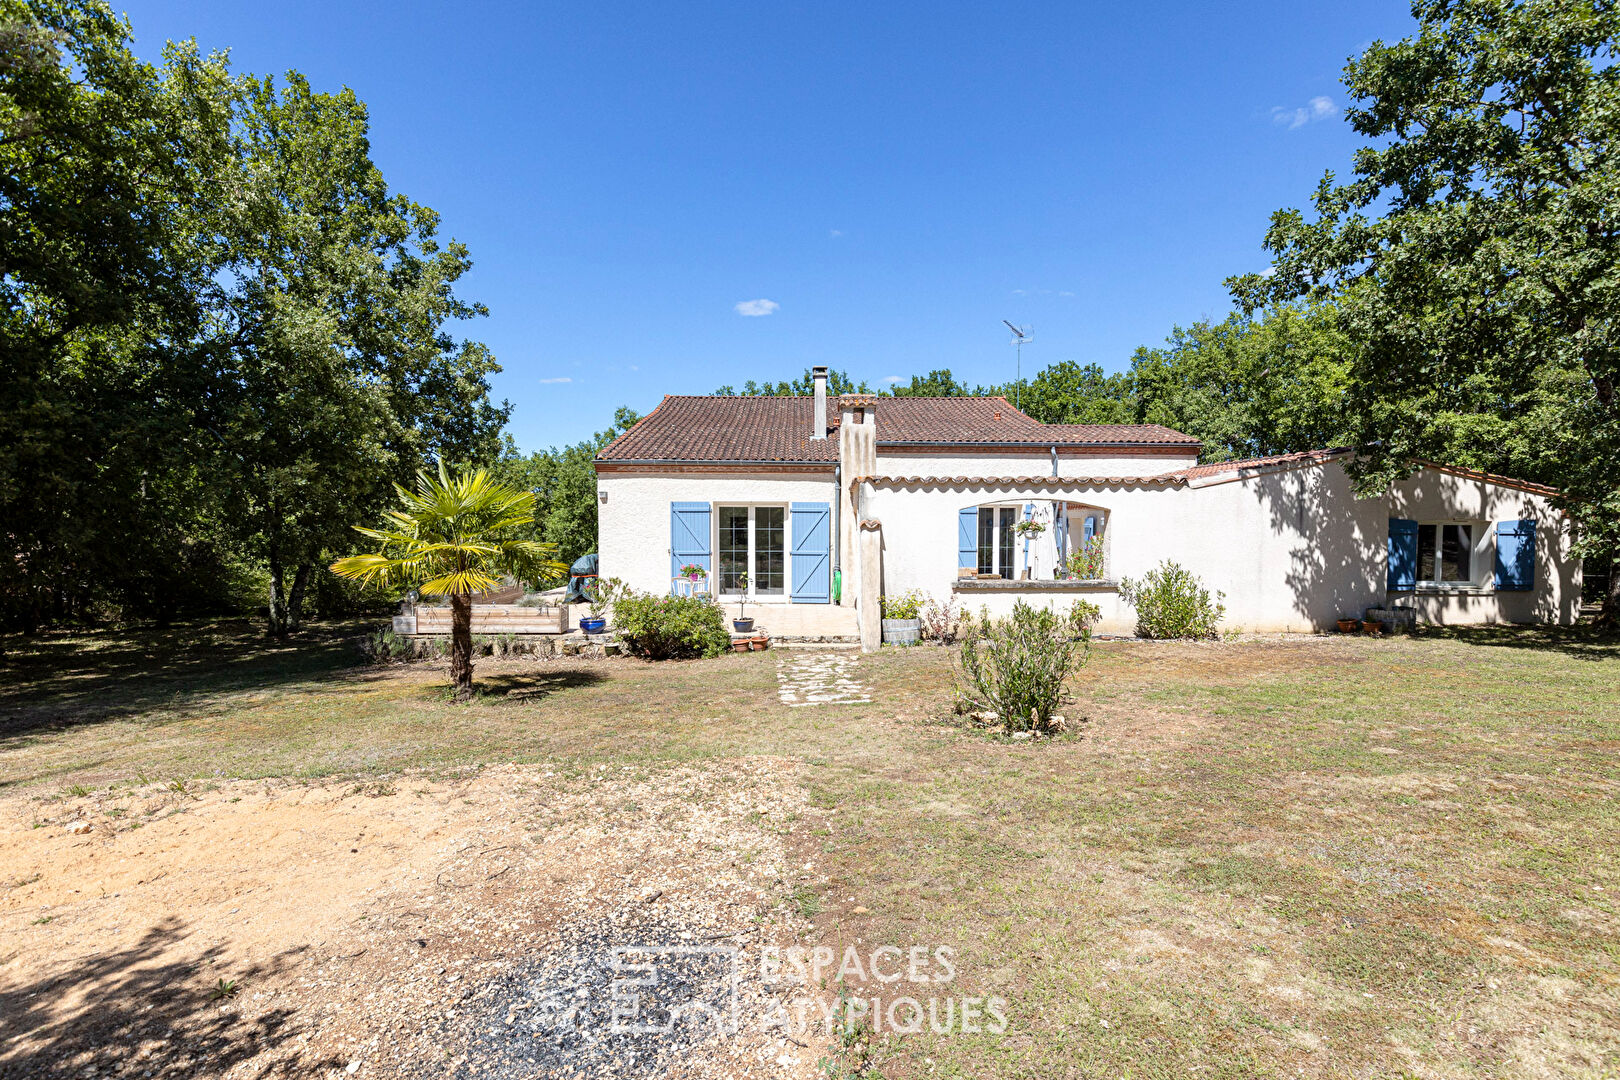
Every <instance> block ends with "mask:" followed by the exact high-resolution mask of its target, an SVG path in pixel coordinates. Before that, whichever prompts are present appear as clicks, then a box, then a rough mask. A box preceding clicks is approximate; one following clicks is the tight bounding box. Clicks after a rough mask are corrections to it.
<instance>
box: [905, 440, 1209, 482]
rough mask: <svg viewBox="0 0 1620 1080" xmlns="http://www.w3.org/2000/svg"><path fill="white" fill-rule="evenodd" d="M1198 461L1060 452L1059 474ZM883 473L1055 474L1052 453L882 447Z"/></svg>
mask: <svg viewBox="0 0 1620 1080" xmlns="http://www.w3.org/2000/svg"><path fill="white" fill-rule="evenodd" d="M1196 464H1198V455H1196V454H1174V455H1171V454H1124V453H1121V454H1115V455H1112V456H1103V455H1100V454H1076V453H1073V452H1072V451H1071V452H1068V453H1065V451H1063V450H1061V449H1060V450H1059V451H1058V475H1059V476H1157V475H1159V474H1160V473H1167V472H1174V471H1175V470H1177V469H1185V468H1188V467H1190V466H1192V465H1196ZM877 471H878V474H879V475H880V476H1051V475H1052V452H1051V450H1050V449H1047V450H1042V451H1040V452H1039V453H1028V454H1019V453H1012V452H1003V453H985V454H896V453H884V452H883V448H882V447H879V448H878V456H877Z"/></svg>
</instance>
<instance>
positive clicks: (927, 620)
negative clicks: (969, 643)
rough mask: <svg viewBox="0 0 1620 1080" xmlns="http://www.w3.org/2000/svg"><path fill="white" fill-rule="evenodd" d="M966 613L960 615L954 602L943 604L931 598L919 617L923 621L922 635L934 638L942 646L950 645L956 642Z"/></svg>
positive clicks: (949, 601)
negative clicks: (958, 629)
mask: <svg viewBox="0 0 1620 1080" xmlns="http://www.w3.org/2000/svg"><path fill="white" fill-rule="evenodd" d="M964 616H966V613H965V612H964V613H962V615H958V613H957V610H956V604H955V602H954V601H951V600H946V601H945V602H944V603H943V604H942V603H940V602H939V601H938V600H935V599H934V598H933V597H932V596H930V597H929V598H928V599H927V600H926V601H925V602H924V603H923V607H922V613H921V614H920V615H918V616H917V617H918V618H919V619H921V620H922V635H923V637H925V638H932V639H933V640H935V641H937V642H939V643H940V644H942V645H949V644H950V643H951V642H953V641H955V640H956V636H957V628H958V624H959V623H960V622H961V621H963V617H964Z"/></svg>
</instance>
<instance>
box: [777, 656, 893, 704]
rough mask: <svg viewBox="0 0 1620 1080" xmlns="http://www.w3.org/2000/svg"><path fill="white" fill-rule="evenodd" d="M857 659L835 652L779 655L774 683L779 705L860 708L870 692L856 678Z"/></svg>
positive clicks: (867, 700)
mask: <svg viewBox="0 0 1620 1080" xmlns="http://www.w3.org/2000/svg"><path fill="white" fill-rule="evenodd" d="M857 663H858V660H857V658H856V657H853V656H846V655H840V654H838V653H807V654H805V655H802V656H794V657H785V656H780V655H779V656H778V659H777V661H776V681H777V684H778V692H779V693H780V694H781V696H782V704H784V705H791V706H793V707H794V708H799V707H801V706H804V705H863V704H865V703H867V702H869V701H871V700H872V698H871V696H870V695H871V691H870V690H868V689H867V688H866V687H865V686H863V685H862V684H861V683H860V682H859V681H858V680H857V679H856V678H855V665H856V664H857Z"/></svg>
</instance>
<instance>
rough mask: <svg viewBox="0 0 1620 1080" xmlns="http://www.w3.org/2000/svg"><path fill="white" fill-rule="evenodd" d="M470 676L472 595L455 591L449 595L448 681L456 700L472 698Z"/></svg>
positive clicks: (471, 673) (471, 665)
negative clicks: (453, 686) (454, 689)
mask: <svg viewBox="0 0 1620 1080" xmlns="http://www.w3.org/2000/svg"><path fill="white" fill-rule="evenodd" d="M472 676H473V662H472V597H471V596H470V595H468V594H467V593H455V594H452V595H451V597H450V681H451V682H452V683H454V684H455V688H456V700H457V701H467V700H469V699H471V698H472V692H473V680H472Z"/></svg>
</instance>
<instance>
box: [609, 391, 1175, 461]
mask: <svg viewBox="0 0 1620 1080" xmlns="http://www.w3.org/2000/svg"><path fill="white" fill-rule="evenodd" d="M863 400H864V399H863ZM814 409H815V399H814V398H811V397H809V396H801V397H713V396H703V397H697V396H681V395H670V396H668V397H666V398H664V400H663V402H662V403H661V404H660V405H659V406H658V407H657V408H656V409H654V410H653V411H652V412H651V413H649V414H648V415H647V416H645V417H643V418H642V420H641V422H640V423H639V424H637V425H636V426H635V427H633V428H631V429H630V430H629V431H627V432H625V433H624V434H623V435H621V436H619V437H618V438H617V439H615V440H614V441H613V443H612V444H611V445H609V446H608V447H607V448H606V449H605V450H603V451H602V453H601V455H600V457H599V459H598V460H601V461H773V462H774V461H781V462H821V461H825V462H834V461H837V460H838V439H837V431H838V409H839V399H838V398H837V397H831V398H829V399H828V402H827V414H828V437H827V438H825V439H812V438H811V437H810V428H811V424H812V416H813V414H814ZM876 418H877V441H878V445H879V446H884V445H888V446H895V445H906V444H909V445H919V444H939V445H947V446H971V445H976V444H977V445H1017V446H1051V445H1058V446H1185V447H1186V448H1187V449H1189V450H1193V451H1196V449H1197V447H1198V440H1196V439H1194V438H1193V437H1192V436H1190V435H1183V434H1182V433H1181V432H1179V431H1172V430H1170V429H1169V428H1166V427H1161V426H1159V425H1157V424H1042V423H1040V422H1038V421H1036V420H1035V419H1033V418H1032V417H1030V416H1029V415H1027V414H1025V413H1023V412H1020V411H1019V410H1018V409H1015V408H1014V407H1013V406H1012V404H1011V403H1010V402H1009V401H1007V399H1006V398H1002V397H932V398H930V397H911V398H882V399H880V400H877V402H876Z"/></svg>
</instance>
